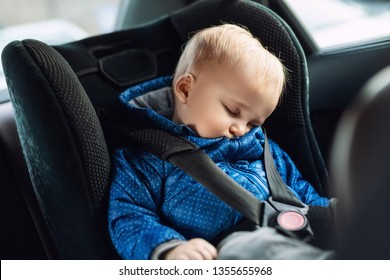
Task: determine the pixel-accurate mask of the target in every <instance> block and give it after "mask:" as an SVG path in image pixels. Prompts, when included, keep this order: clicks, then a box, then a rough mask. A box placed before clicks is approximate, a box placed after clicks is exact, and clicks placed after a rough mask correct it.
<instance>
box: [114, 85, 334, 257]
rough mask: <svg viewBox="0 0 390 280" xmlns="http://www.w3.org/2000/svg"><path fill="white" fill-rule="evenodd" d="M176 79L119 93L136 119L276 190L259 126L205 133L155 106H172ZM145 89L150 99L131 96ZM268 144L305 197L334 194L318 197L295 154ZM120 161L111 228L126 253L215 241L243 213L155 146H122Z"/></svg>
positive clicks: (315, 200) (250, 184)
mask: <svg viewBox="0 0 390 280" xmlns="http://www.w3.org/2000/svg"><path fill="white" fill-rule="evenodd" d="M171 82H172V80H171V78H159V79H156V80H153V81H150V82H146V83H144V84H141V85H138V86H134V87H132V88H130V89H128V90H127V91H125V92H124V93H123V94H122V95H121V96H120V98H121V101H122V102H123V103H124V105H125V106H126V107H127V108H128V110H129V114H132V117H133V119H134V120H136V119H139V118H148V119H150V120H152V121H153V122H154V123H155V124H156V125H157V126H158V127H160V128H161V129H164V130H168V131H171V132H173V133H176V134H179V135H182V136H184V137H185V138H187V139H189V140H190V141H192V142H194V143H195V144H197V145H198V146H199V147H201V148H202V149H203V150H204V151H205V152H206V153H207V154H208V155H209V156H210V157H211V158H212V159H213V160H214V162H216V164H217V165H218V166H219V167H220V168H221V169H222V170H223V171H225V172H226V173H227V174H228V175H229V176H230V177H231V178H233V179H234V180H236V181H237V182H238V183H239V184H240V185H241V186H243V187H244V188H245V189H247V190H248V191H250V192H251V193H252V194H253V195H255V196H256V197H257V198H258V199H259V200H265V199H267V198H268V197H269V194H270V193H269V188H268V184H267V180H266V178H265V172H264V164H263V161H262V160H261V156H262V153H263V143H264V134H263V132H262V130H261V128H254V129H252V130H251V131H250V132H248V133H247V134H245V135H244V136H242V137H238V138H233V139H228V138H226V137H220V138H207V139H204V138H201V137H199V136H198V135H197V134H196V133H195V132H194V131H193V130H191V129H190V128H189V127H187V126H185V125H178V124H175V123H173V122H172V121H171V120H170V119H169V118H167V117H164V116H163V115H161V114H160V113H157V111H159V112H163V111H164V110H165V109H169V107H172V106H173V103H172V98H170V99H169V97H171V96H169V95H170V94H169V93H168V94H167V93H165V94H164V92H169V86H170V85H171ZM150 92H151V93H150ZM147 93H150V94H147ZM140 96H143V97H144V98H145V100H142V101H139V102H134V101H133V102H130V101H131V100H133V99H134V98H136V97H140ZM154 96H157V97H161V96H162V97H163V98H159V99H162V100H165V101H163V102H162V103H163V104H162V105H161V104H159V103H158V102H155V100H153V97H154ZM166 97H168V98H166ZM164 98H165V99H164ZM164 107H167V108H164ZM168 111H169V110H168ZM270 147H271V152H272V154H273V157H274V159H275V162H276V166H277V169H278V170H279V172H280V174H281V176H282V178H283V179H284V180H285V182H286V183H287V185H288V186H289V187H290V189H291V190H292V192H293V193H294V194H295V195H296V196H297V197H299V198H300V199H301V200H302V201H303V202H305V203H306V204H310V205H322V206H327V205H328V199H327V198H322V197H320V196H319V195H318V194H317V193H316V191H315V190H314V189H313V187H312V186H311V185H310V184H309V183H308V182H306V181H305V180H303V178H302V177H301V175H300V173H299V171H298V170H297V168H296V167H295V165H294V163H293V162H292V161H291V159H290V157H289V156H288V155H287V154H286V153H285V152H284V151H282V150H281V149H280V148H279V146H278V145H277V144H275V143H274V142H272V141H270ZM114 164H115V173H114V178H113V181H112V186H111V191H110V205H109V231H110V235H111V239H112V241H113V244H114V245H115V247H116V249H117V251H118V252H119V254H120V255H121V257H122V258H125V259H149V258H150V256H151V253H152V251H153V250H154V248H156V247H157V246H158V245H160V244H162V243H164V242H167V241H170V240H188V239H191V238H195V237H199V238H203V239H206V240H208V241H210V242H212V241H213V240H215V239H216V238H217V237H218V236H220V235H221V234H224V233H225V232H227V231H228V230H229V229H231V228H232V227H233V226H234V225H236V224H237V223H238V222H239V221H240V220H241V219H242V216H241V215H240V214H239V213H238V212H237V211H235V210H234V209H232V208H231V207H230V206H228V205H227V204H225V203H224V202H222V201H220V200H219V199H218V198H217V197H216V196H214V195H213V194H212V193H210V192H209V191H208V190H207V189H206V188H204V187H203V186H202V185H200V184H199V183H197V182H196V181H194V180H193V179H192V178H190V177H189V176H187V175H186V174H185V173H184V172H183V171H181V170H180V169H178V168H176V167H175V166H173V165H172V164H170V163H167V162H164V161H162V160H160V159H158V158H157V157H155V156H154V155H152V154H150V153H147V152H145V151H140V150H132V149H130V148H123V149H119V150H117V151H116V153H115V155H114Z"/></svg>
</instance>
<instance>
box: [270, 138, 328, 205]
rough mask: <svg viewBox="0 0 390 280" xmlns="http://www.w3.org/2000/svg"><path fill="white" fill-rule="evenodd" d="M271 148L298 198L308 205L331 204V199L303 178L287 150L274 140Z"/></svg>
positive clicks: (281, 170) (276, 161)
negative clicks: (322, 195) (323, 195)
mask: <svg viewBox="0 0 390 280" xmlns="http://www.w3.org/2000/svg"><path fill="white" fill-rule="evenodd" d="M270 148H271V151H272V155H273V157H274V160H275V163H276V167H277V169H278V171H279V173H280V175H281V176H282V178H283V180H284V181H285V182H286V184H287V186H288V187H290V190H292V191H293V193H294V194H295V195H296V196H297V197H298V198H300V199H301V200H302V201H303V202H304V203H306V204H308V205H318V206H328V205H329V199H328V198H326V197H321V196H320V195H319V194H318V193H317V192H316V190H315V189H314V187H313V186H312V185H311V184H310V183H309V182H307V181H306V180H304V179H303V178H302V175H301V173H300V172H299V170H298V168H297V167H296V166H295V164H294V162H293V161H292V159H291V158H290V157H289V155H288V154H287V153H286V152H285V151H283V150H282V149H281V148H280V147H279V146H278V145H277V144H276V143H275V142H272V141H270Z"/></svg>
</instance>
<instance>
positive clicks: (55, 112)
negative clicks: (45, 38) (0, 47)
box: [2, 0, 328, 259]
mask: <svg viewBox="0 0 390 280" xmlns="http://www.w3.org/2000/svg"><path fill="white" fill-rule="evenodd" d="M221 22H229V23H235V24H240V25H244V26H246V27H247V28H248V29H249V30H250V31H251V32H252V33H253V34H254V35H255V36H256V37H258V38H260V40H261V42H262V43H263V45H265V46H266V47H267V48H268V49H269V50H270V51H271V52H273V53H274V54H276V55H277V56H279V57H280V58H281V60H282V61H283V62H284V64H285V66H286V67H287V68H288V69H289V70H290V76H291V81H290V83H289V84H288V86H287V89H286V91H285V93H284V97H283V102H282V104H281V105H280V106H279V107H278V108H277V110H276V111H275V112H274V113H273V114H272V116H271V117H270V118H269V119H268V120H267V122H266V125H265V127H266V128H267V132H268V135H269V137H270V138H272V139H273V140H275V141H276V142H277V143H278V144H279V145H280V146H281V147H282V148H283V149H284V150H285V151H286V152H287V153H288V154H289V155H290V156H291V157H292V159H293V160H294V162H295V163H296V165H297V166H298V168H299V170H300V171H301V173H302V174H303V176H304V177H305V178H306V179H307V180H308V181H309V182H310V183H312V185H313V186H314V187H315V188H316V189H317V191H318V192H319V193H320V194H322V195H326V194H327V193H326V187H327V184H328V177H327V172H326V169H325V165H324V162H323V159H322V157H321V154H320V152H319V149H318V147H317V143H316V140H315V137H314V134H313V131H312V127H311V124H310V119H309V109H308V73H307V68H306V60H305V56H304V53H303V51H302V48H301V46H300V44H299V42H298V41H297V39H296V37H295V35H294V34H293V32H292V31H291V29H290V28H289V26H287V24H286V23H285V22H284V21H283V20H282V19H280V18H279V17H278V16H277V15H276V14H274V13H273V12H272V11H271V10H269V9H268V8H266V7H264V6H262V5H260V4H258V3H255V2H252V1H239V0H237V1H235V0H215V1H207V0H206V1H196V2H195V3H193V4H191V5H189V6H188V7H186V8H183V9H182V10H179V11H177V12H175V13H173V14H171V15H169V16H166V17H162V18H160V19H158V20H156V21H153V22H150V23H148V24H146V25H142V26H138V27H136V28H133V29H129V30H125V31H119V32H114V33H110V34H105V35H101V36H96V37H90V38H87V39H84V40H81V41H76V42H71V43H68V44H63V45H58V46H48V45H46V44H44V43H42V42H39V41H36V40H23V41H14V42H12V43H10V44H9V45H8V46H7V47H6V48H5V49H4V51H3V54H2V63H3V66H4V73H5V76H6V78H7V84H8V88H9V92H10V96H11V101H12V104H13V109H14V112H15V118H16V124H17V129H18V133H19V136H20V139H21V144H22V148H23V153H24V157H25V159H26V162H27V165H28V169H29V174H30V177H31V180H32V183H33V189H34V192H33V195H31V193H32V192H29V193H30V198H29V200H28V201H29V203H32V204H34V203H35V204H37V205H39V207H36V208H35V209H36V211H38V212H39V213H37V215H35V217H36V221H35V222H36V223H35V224H36V225H37V226H39V227H40V228H39V232H41V233H44V234H42V242H43V243H44V245H45V249H46V251H47V253H48V256H49V257H52V258H63V259H111V258H117V257H118V256H117V255H116V253H115V250H114V249H113V246H112V244H111V242H110V239H109V236H108V230H107V222H106V216H107V213H106V212H107V200H106V195H107V191H108V188H109V186H110V179H111V177H110V176H111V164H110V155H111V154H112V152H113V151H114V150H115V149H116V148H118V147H119V146H120V145H123V144H124V143H123V141H122V140H123V139H120V138H119V137H118V134H116V133H115V130H113V128H112V127H113V124H115V123H117V122H120V121H122V122H123V121H124V116H125V114H124V111H123V110H124V109H123V108H122V106H121V105H120V104H119V101H118V94H119V93H121V92H122V91H123V90H124V89H126V88H127V87H129V86H131V85H134V84H137V83H140V82H143V81H146V80H150V79H152V78H154V77H158V76H164V75H171V74H173V71H174V69H175V66H176V63H177V61H178V58H179V56H180V50H181V47H182V45H183V44H184V43H185V42H186V41H187V40H188V38H189V36H190V35H191V33H193V32H194V31H197V30H199V29H202V28H205V27H209V26H210V25H217V24H220V23H221ZM125 122H126V123H127V124H128V125H129V126H134V127H140V126H141V127H142V126H143V125H146V124H144V123H143V121H142V120H131V119H125Z"/></svg>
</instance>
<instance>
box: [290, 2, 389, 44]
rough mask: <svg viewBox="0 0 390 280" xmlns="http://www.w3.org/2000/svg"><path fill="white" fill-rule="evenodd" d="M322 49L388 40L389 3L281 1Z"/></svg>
mask: <svg viewBox="0 0 390 280" xmlns="http://www.w3.org/2000/svg"><path fill="white" fill-rule="evenodd" d="M283 1H284V2H285V4H287V6H288V7H289V8H290V10H291V11H292V12H293V13H294V14H295V16H296V17H297V18H298V20H299V21H300V22H301V24H302V26H303V27H304V29H305V30H306V31H307V33H308V34H309V35H310V36H311V38H312V40H313V41H314V43H315V45H316V46H317V47H318V48H319V49H321V50H325V49H334V48H340V47H346V46H348V45H350V46H352V45H355V46H356V45H361V44H365V43H367V42H373V41H378V40H383V39H390V28H389V26H390V1H389V0H315V1H313V0H283Z"/></svg>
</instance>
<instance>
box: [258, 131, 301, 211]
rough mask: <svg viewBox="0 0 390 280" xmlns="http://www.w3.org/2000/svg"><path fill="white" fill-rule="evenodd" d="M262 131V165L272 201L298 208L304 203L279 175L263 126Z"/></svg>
mask: <svg viewBox="0 0 390 280" xmlns="http://www.w3.org/2000/svg"><path fill="white" fill-rule="evenodd" d="M263 131H264V165H265V171H266V174H267V181H268V185H269V188H270V190H271V195H272V199H273V201H277V202H280V203H286V204H289V205H293V206H297V207H300V208H303V207H305V205H304V204H303V203H302V202H301V201H300V200H299V199H298V198H297V197H296V196H295V195H294V194H293V193H292V192H291V191H290V189H289V188H288V187H287V185H286V183H285V182H284V181H283V179H282V177H281V176H280V173H279V172H278V170H277V169H276V165H275V162H274V159H273V157H272V154H271V150H270V147H269V141H268V137H267V132H266V131H265V129H264V128H263Z"/></svg>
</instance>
